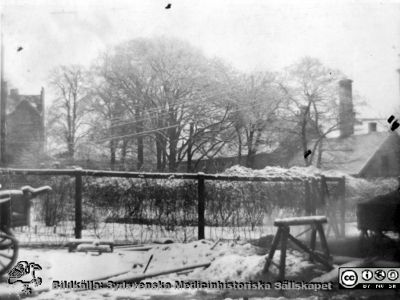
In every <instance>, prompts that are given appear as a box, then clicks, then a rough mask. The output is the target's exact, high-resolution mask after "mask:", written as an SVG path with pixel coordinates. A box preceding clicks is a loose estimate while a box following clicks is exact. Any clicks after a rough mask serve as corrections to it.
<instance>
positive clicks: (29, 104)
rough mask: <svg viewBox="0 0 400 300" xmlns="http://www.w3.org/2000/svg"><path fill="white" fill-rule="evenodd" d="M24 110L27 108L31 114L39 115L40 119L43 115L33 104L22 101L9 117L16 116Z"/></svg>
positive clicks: (25, 100)
mask: <svg viewBox="0 0 400 300" xmlns="http://www.w3.org/2000/svg"><path fill="white" fill-rule="evenodd" d="M20 107H21V108H23V107H26V108H27V109H28V110H30V111H31V112H33V113H35V114H37V115H38V116H39V117H40V116H41V113H40V112H39V111H38V109H37V108H36V107H35V106H34V105H33V104H32V102H30V101H29V100H27V99H24V100H22V101H20V102H19V103H18V104H17V105H16V106H15V107H14V109H13V110H12V111H11V112H10V113H9V114H8V116H10V117H11V116H12V115H14V114H15V113H16V112H17V111H18V109H19V108H20Z"/></svg>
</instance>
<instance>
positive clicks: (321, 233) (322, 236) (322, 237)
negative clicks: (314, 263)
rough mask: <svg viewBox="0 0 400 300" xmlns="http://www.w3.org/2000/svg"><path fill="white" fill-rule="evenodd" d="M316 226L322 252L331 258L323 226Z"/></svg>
mask: <svg viewBox="0 0 400 300" xmlns="http://www.w3.org/2000/svg"><path fill="white" fill-rule="evenodd" d="M315 226H316V227H317V231H318V235H319V240H320V241H321V246H322V250H323V251H324V252H325V254H326V256H327V257H329V256H330V253H329V247H328V243H327V242H326V238H325V233H324V229H323V228H322V224H316V225H315Z"/></svg>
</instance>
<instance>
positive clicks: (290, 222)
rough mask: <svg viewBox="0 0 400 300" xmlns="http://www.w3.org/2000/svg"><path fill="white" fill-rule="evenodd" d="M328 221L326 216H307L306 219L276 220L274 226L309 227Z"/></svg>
mask: <svg viewBox="0 0 400 300" xmlns="http://www.w3.org/2000/svg"><path fill="white" fill-rule="evenodd" d="M327 222H328V219H327V218H326V216H307V217H293V218H284V219H276V220H275V222H274V226H280V225H309V224H310V225H311V224H313V223H327Z"/></svg>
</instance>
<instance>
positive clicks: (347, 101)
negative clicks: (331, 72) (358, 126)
mask: <svg viewBox="0 0 400 300" xmlns="http://www.w3.org/2000/svg"><path fill="white" fill-rule="evenodd" d="M352 83H353V81H352V80H350V79H342V80H340V81H339V131H340V137H342V138H346V137H349V136H350V135H352V134H353V133H354V122H355V113H354V110H353V95H352Z"/></svg>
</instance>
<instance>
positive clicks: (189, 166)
mask: <svg viewBox="0 0 400 300" xmlns="http://www.w3.org/2000/svg"><path fill="white" fill-rule="evenodd" d="M193 131H194V125H193V123H190V130H189V141H188V149H187V165H186V171H187V172H188V173H191V172H192V171H193V170H192V145H193V142H192V138H193Z"/></svg>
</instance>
